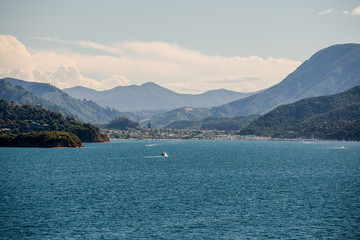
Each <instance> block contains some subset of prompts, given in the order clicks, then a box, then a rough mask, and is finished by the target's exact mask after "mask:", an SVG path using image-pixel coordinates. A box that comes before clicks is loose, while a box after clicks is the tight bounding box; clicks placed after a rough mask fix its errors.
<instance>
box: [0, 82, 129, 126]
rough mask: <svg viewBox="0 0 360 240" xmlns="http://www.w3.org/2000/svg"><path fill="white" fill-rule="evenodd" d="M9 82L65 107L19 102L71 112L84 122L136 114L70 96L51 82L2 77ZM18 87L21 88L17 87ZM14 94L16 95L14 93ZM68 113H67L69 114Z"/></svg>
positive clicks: (34, 102)
mask: <svg viewBox="0 0 360 240" xmlns="http://www.w3.org/2000/svg"><path fill="white" fill-rule="evenodd" d="M2 80H4V81H5V82H7V83H10V84H11V85H13V86H20V87H21V88H23V89H25V90H26V91H28V92H30V93H32V94H33V95H35V96H36V97H38V98H41V99H42V100H46V101H47V102H49V103H51V104H52V105H55V106H57V107H58V108H59V109H63V110H62V111H63V112H62V111H59V110H56V109H54V108H53V107H51V108H47V106H48V104H43V103H42V102H37V101H33V102H19V103H20V104H30V105H36V104H41V105H43V106H44V107H45V108H47V109H50V110H53V111H57V112H62V113H64V112H67V113H69V114H71V115H72V116H73V117H74V118H75V119H77V120H79V121H82V122H91V123H108V122H110V121H111V120H112V119H114V118H116V117H120V116H126V117H128V118H132V119H134V116H133V115H132V114H130V113H121V112H119V111H116V110H115V109H110V108H108V107H107V108H103V107H100V106H99V105H98V104H96V103H95V102H92V101H87V100H85V99H83V100H78V99H75V98H72V97H70V96H69V95H68V94H66V93H65V92H63V91H62V90H60V89H58V88H57V87H54V86H52V85H50V84H46V83H37V82H26V81H22V80H17V79H13V78H4V79H2ZM17 89H20V88H19V87H17ZM14 96H16V95H15V94H14ZM0 98H4V99H6V100H8V101H16V99H10V98H6V97H5V96H3V95H0ZM69 114H66V115H69Z"/></svg>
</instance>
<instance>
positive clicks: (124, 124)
mask: <svg viewBox="0 0 360 240" xmlns="http://www.w3.org/2000/svg"><path fill="white" fill-rule="evenodd" d="M104 127H105V128H107V129H118V130H128V129H130V128H139V127H140V126H139V123H138V122H133V121H131V120H129V119H127V118H124V117H119V118H116V119H114V120H112V121H111V122H110V123H109V124H106V125H104Z"/></svg>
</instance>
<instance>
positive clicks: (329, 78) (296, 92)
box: [211, 44, 360, 117]
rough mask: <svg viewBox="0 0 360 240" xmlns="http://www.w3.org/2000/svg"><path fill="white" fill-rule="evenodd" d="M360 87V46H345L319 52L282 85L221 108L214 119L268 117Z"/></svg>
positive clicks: (216, 109)
mask: <svg viewBox="0 0 360 240" xmlns="http://www.w3.org/2000/svg"><path fill="white" fill-rule="evenodd" d="M357 85H360V44H341V45H334V46H331V47H328V48H325V49H323V50H321V51H319V52H317V53H315V54H314V55H313V56H312V57H311V58H310V59H309V60H307V61H305V62H304V63H303V64H301V65H300V66H299V67H298V68H297V69H296V70H295V71H294V72H292V73H291V74H290V75H288V76H287V77H286V78H285V79H284V80H283V81H281V82H280V83H279V84H276V85H274V86H273V87H270V88H268V89H266V90H264V91H262V92H260V93H257V94H254V95H252V96H250V97H247V98H245V99H240V100H238V101H234V102H231V103H228V104H225V105H222V106H219V107H214V108H212V109H211V112H212V113H213V115H214V116H226V117H236V116H246V115H250V114H264V113H266V112H269V111H270V110H272V109H274V108H275V107H277V106H279V105H282V104H288V103H293V102H296V101H298V100H301V99H304V98H308V97H316V96H324V95H330V94H335V93H340V92H343V91H346V90H348V89H350V88H352V87H354V86H357Z"/></svg>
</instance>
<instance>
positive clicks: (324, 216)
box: [0, 141, 360, 239]
mask: <svg viewBox="0 0 360 240" xmlns="http://www.w3.org/2000/svg"><path fill="white" fill-rule="evenodd" d="M84 146H85V148H82V149H40V148H31V149H30V148H27V149H25V148H0V238H1V239H360V143H358V142H310V143H303V142H282V141H112V142H111V143H97V144H84ZM163 151H166V152H167V153H168V155H169V157H168V158H162V157H159V156H160V155H161V153H162V152H163Z"/></svg>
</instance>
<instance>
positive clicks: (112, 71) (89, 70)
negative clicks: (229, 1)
mask: <svg viewBox="0 0 360 240" xmlns="http://www.w3.org/2000/svg"><path fill="white" fill-rule="evenodd" d="M38 39H39V40H42V41H51V42H54V43H56V44H60V45H61V46H62V47H63V48H64V49H63V50H62V51H45V50H41V49H31V50H29V49H28V48H27V47H26V46H24V44H22V43H21V42H20V41H19V40H17V39H16V38H15V37H14V36H10V35H0V76H1V77H15V78H19V79H23V80H28V81H37V82H46V83H50V84H52V85H55V86H57V87H59V88H68V87H74V86H85V87H89V88H93V89H96V90H104V89H111V88H113V87H116V86H125V85H131V84H143V83H145V82H149V81H152V82H155V83H157V84H160V85H162V86H164V87H167V88H170V89H171V90H174V91H177V92H182V93H200V92H204V91H208V90H213V89H219V88H225V89H229V90H234V91H243V92H249V91H256V90H260V89H264V88H267V87H270V86H272V85H274V84H276V83H278V82H280V81H281V80H282V79H284V78H285V77H286V76H287V75H288V74H289V73H291V72H292V71H294V70H295V69H296V68H297V67H298V66H299V65H300V64H301V62H298V61H292V60H290V59H284V58H277V59H275V58H268V59H263V58H261V57H257V56H249V57H223V56H208V55H205V54H202V53H200V52H198V51H194V50H189V49H184V48H182V47H180V46H178V45H176V44H169V43H164V42H121V43H115V44H111V45H103V44H98V43H94V42H89V41H65V40H60V39H53V38H38ZM69 46H73V47H75V50H74V48H68V47H69ZM76 48H79V49H82V51H76ZM70 49H71V50H70ZM84 49H85V50H87V51H88V53H87V54H84V53H83V52H84ZM85 52H86V51H85Z"/></svg>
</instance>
